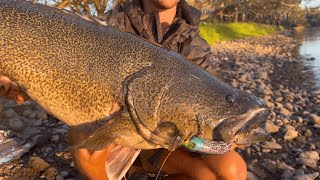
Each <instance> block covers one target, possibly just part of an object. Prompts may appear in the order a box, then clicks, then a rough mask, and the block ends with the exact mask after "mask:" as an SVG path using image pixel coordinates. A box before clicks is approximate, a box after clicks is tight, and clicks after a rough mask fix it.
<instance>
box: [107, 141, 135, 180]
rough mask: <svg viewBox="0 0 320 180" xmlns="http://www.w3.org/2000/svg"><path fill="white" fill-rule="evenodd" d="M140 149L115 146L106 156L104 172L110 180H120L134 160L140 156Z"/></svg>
mask: <svg viewBox="0 0 320 180" xmlns="http://www.w3.org/2000/svg"><path fill="white" fill-rule="evenodd" d="M140 151H141V149H135V148H132V147H124V146H121V145H116V146H115V147H114V148H113V149H112V150H111V152H110V154H109V155H108V158H107V161H106V164H105V170H106V174H107V176H108V178H109V179H110V180H121V179H122V178H123V177H124V176H125V174H126V173H127V171H128V170H129V168H130V167H131V165H132V164H133V162H134V161H135V159H136V158H137V157H138V155H139V154H140Z"/></svg>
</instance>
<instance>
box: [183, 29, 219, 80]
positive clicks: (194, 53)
mask: <svg viewBox="0 0 320 180" xmlns="http://www.w3.org/2000/svg"><path fill="white" fill-rule="evenodd" d="M180 53H181V55H183V56H184V57H185V58H187V59H188V60H190V61H192V62H194V63H195V64H198V65H199V66H200V67H202V68H203V69H205V70H207V71H208V72H210V73H211V74H215V73H216V71H217V70H218V68H219V63H218V61H216V60H215V59H214V56H213V54H212V52H211V48H210V45H209V44H208V43H207V42H206V41H205V40H204V39H202V38H201V37H200V36H199V35H198V34H197V35H195V36H194V37H193V38H191V37H190V38H188V39H186V41H185V42H184V43H183V47H182V49H181V52H180Z"/></svg>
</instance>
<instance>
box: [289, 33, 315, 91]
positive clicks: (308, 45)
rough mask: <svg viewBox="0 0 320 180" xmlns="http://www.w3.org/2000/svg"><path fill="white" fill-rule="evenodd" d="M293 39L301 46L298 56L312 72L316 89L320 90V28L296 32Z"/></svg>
mask: <svg viewBox="0 0 320 180" xmlns="http://www.w3.org/2000/svg"><path fill="white" fill-rule="evenodd" d="M295 38H296V40H297V41H298V42H299V43H300V44H301V46H300V48H299V54H300V55H301V56H302V57H303V59H304V62H305V64H306V66H308V67H310V69H312V71H314V74H315V78H316V80H317V87H319V88H320V28H311V29H305V30H303V31H301V32H296V33H295Z"/></svg>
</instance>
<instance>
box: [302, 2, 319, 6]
mask: <svg viewBox="0 0 320 180" xmlns="http://www.w3.org/2000/svg"><path fill="white" fill-rule="evenodd" d="M301 6H302V7H306V6H307V7H320V0H311V1H308V3H306V1H302V2H301Z"/></svg>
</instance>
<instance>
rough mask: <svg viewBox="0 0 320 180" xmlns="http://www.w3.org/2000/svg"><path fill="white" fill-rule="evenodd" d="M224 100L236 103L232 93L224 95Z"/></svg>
mask: <svg viewBox="0 0 320 180" xmlns="http://www.w3.org/2000/svg"><path fill="white" fill-rule="evenodd" d="M226 101H227V102H228V103H230V104H235V103H236V96H235V95H234V94H228V95H227V96H226Z"/></svg>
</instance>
